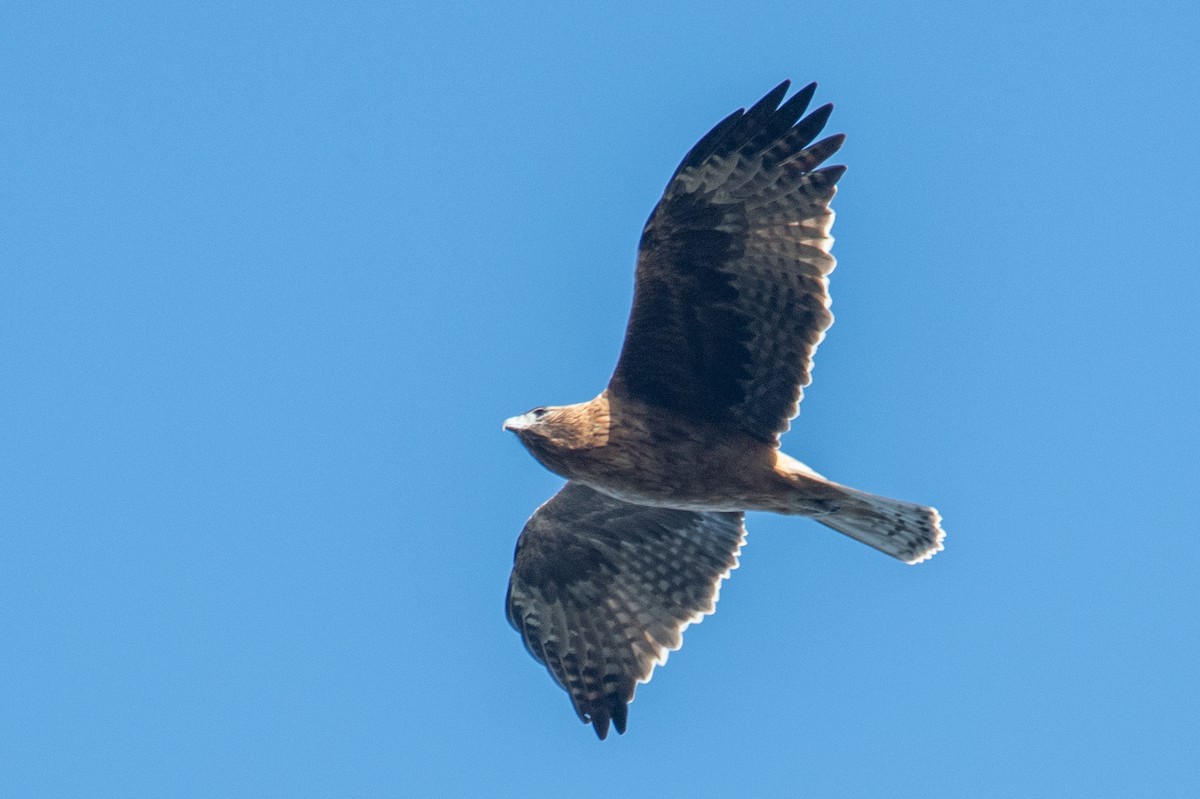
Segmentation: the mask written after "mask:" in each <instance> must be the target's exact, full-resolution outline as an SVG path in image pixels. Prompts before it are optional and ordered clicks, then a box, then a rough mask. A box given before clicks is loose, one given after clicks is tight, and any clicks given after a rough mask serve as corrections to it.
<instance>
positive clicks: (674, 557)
mask: <svg viewBox="0 0 1200 799" xmlns="http://www.w3.org/2000/svg"><path fill="white" fill-rule="evenodd" d="M744 540H745V528H744V527H743V525H742V514H740V513H695V512H692V511H683V510H673V509H669V508H650V507H644V506H641V505H631V504H629V503H627V502H621V501H620V500H616V499H613V498H611V497H608V496H606V495H604V494H601V493H599V492H597V491H594V490H592V489H590V488H587V487H586V486H583V485H581V484H579V483H567V484H566V485H565V486H564V487H563V488H562V490H561V491H559V492H558V493H557V494H556V495H555V496H554V497H553V498H552V499H550V501H549V502H547V503H545V504H544V505H542V507H540V508H538V510H537V511H536V512H535V513H534V514H533V516H532V518H530V520H529V522H528V523H526V525H525V529H524V530H523V531H522V533H521V537H520V538H519V539H518V540H517V550H516V553H515V557H514V563H513V573H512V577H511V579H510V580H509V587H508V602H507V612H508V620H509V622H510V623H511V624H512V626H513V627H514V628H515V629H516V630H517V631H518V632H519V633H520V634H521V638H522V639H523V640H524V642H525V647H526V649H528V650H529V653H530V654H531V655H533V657H535V658H536V659H537V660H539V661H541V662H542V663H544V664H545V666H546V669H547V671H549V672H550V675H551V676H552V677H553V678H554V681H555V682H556V683H558V684H559V685H560V686H562V687H563V688H564V689H565V690H566V692H567V693H568V694H569V695H570V697H571V704H572V705H573V706H574V708H575V712H576V713H577V714H578V716H579V718H580V719H582V720H583V721H584V722H585V723H591V724H592V725H593V727H594V728H595V730H596V734H597V735H598V736H600V738H601V739H603V738H604V737H605V736H606V735H607V734H608V729H609V724H610V723H611V724H612V725H613V726H615V728H616V730H617V732H620V733H623V732H625V724H626V718H627V708H626V706H627V705H628V703H629V702H631V701H632V700H633V695H634V690H635V688H636V686H637V684H638V683H641V682H648V681H649V680H650V676H651V673H652V672H653V670H654V667H655V666H656V665H661V664H663V663H665V662H666V660H667V654H668V653H669V652H670V651H673V650H676V649H678V648H679V647H680V646H681V644H682V643H683V637H682V636H683V631H684V629H685V628H686V627H687V626H688V625H689V624H692V623H693V622H696V621H699V620H700V619H701V618H702V617H703V616H705V615H706V614H709V613H712V612H713V610H715V608H716V601H717V594H718V591H719V586H720V583H721V581H722V580H723V579H724V578H725V577H727V576H728V575H729V572H730V571H731V570H732V569H734V568H736V567H737V555H738V552H739V550H740V549H741V546H742V543H743V542H744Z"/></svg>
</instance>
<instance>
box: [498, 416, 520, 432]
mask: <svg viewBox="0 0 1200 799" xmlns="http://www.w3.org/2000/svg"><path fill="white" fill-rule="evenodd" d="M523 421H524V417H522V416H512V417H509V418H508V419H505V420H504V427H503V428H502V429H503V430H509V431H511V432H513V433H515V432H517V431H518V430H520V429H521V428H522V427H524V426H525V425H524V424H523Z"/></svg>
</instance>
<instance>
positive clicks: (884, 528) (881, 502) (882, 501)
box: [814, 483, 946, 564]
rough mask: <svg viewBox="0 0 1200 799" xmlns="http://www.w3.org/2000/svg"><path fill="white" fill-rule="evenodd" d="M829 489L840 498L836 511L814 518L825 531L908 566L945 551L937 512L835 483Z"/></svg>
mask: <svg viewBox="0 0 1200 799" xmlns="http://www.w3.org/2000/svg"><path fill="white" fill-rule="evenodd" d="M830 487H831V488H835V489H837V492H838V493H839V494H840V495H841V496H839V497H837V498H835V499H833V502H834V503H835V504H836V505H837V510H836V511H834V512H833V513H829V514H826V515H822V516H816V517H814V518H816V520H817V521H819V522H820V523H821V524H823V525H825V526H826V527H832V528H833V529H834V530H837V531H838V532H839V533H843V534H845V535H848V536H850V537H851V538H853V539H855V540H856V541H862V542H863V543H864V544H866V545H867V546H870V547H874V548H875V549H878V550H879V551H880V552H886V553H887V554H889V555H891V556H892V557H894V558H899V559H900V560H902V561H904V562H905V563H909V564H916V563H920V562H922V561H925V560H929V559H930V558H932V557H933V556H934V555H936V554H937V553H938V552H941V551H942V549H943V546H942V541H943V540H944V539H945V537H946V533H945V531H944V530H942V517H941V515H940V514H939V513H938V512H937V510H936V509H935V508H929V507H926V506H924V505H917V504H915V503H912V502H903V501H901V500H898V499H889V498H887V497H881V496H878V495H876V494H868V493H867V492H865V491H858V490H856V489H853V488H847V487H846V486H840V485H837V484H834V483H830Z"/></svg>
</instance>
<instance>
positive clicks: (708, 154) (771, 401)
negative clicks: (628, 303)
mask: <svg viewBox="0 0 1200 799" xmlns="http://www.w3.org/2000/svg"><path fill="white" fill-rule="evenodd" d="M814 88H815V87H813V86H808V87H805V89H803V90H802V91H801V92H798V93H797V94H796V95H795V96H794V97H792V98H791V99H790V100H788V101H787V102H785V103H783V105H780V104H779V103H780V101H781V100H782V98H783V96H784V95H785V94H786V92H787V84H786V83H784V84H782V85H781V86H779V87H778V88H776V89H775V90H774V91H773V92H771V93H770V94H768V95H767V96H766V97H765V98H763V100H762V101H760V102H759V103H757V104H755V105H754V106H753V107H752V108H751V109H750V110H749V111H746V112H744V113H740V114H735V115H733V116H731V117H728V118H726V120H724V121H723V122H722V123H721V124H719V125H718V126H717V127H716V128H714V129H713V131H712V132H711V133H710V134H709V135H708V136H706V137H705V138H703V139H701V141H700V143H699V144H697V146H696V147H695V148H693V150H692V152H690V153H689V154H688V155H687V156H686V157H685V158H684V160H683V163H682V164H681V165H680V168H679V169H678V170H677V172H676V174H675V175H674V176H673V177H672V179H671V182H670V183H669V184H668V186H667V189H666V191H665V192H664V193H663V199H662V200H661V201H660V202H659V204H658V206H657V207H656V208H655V210H654V212H653V213H652V214H651V216H650V219H649V221H648V222H647V223H646V228H645V230H644V231H643V234H642V243H641V247H640V251H639V257H638V274H637V287H636V291H635V296H634V307H633V311H632V313H631V314H630V321H629V328H628V331H627V333H626V340H625V347H624V349H623V350H622V353H621V359H620V361H619V362H618V365H617V369H616V372H615V374H614V375H613V380H612V383H611V384H610V389H611V390H614V391H617V392H621V391H624V392H626V393H627V394H628V395H629V396H632V397H636V398H637V399H639V400H641V401H644V402H647V403H649V404H652V405H656V406H658V407H662V408H665V409H667V410H670V411H672V412H675V413H677V414H680V415H682V416H685V417H687V418H692V419H696V420H698V421H704V422H711V423H718V424H724V423H733V424H735V425H738V426H740V427H741V428H742V429H744V430H745V431H746V432H747V433H749V434H750V435H752V436H754V437H756V438H758V439H760V440H763V441H772V442H773V441H777V440H778V436H779V434H780V433H782V432H784V431H786V430H787V429H788V422H789V420H790V419H791V418H792V417H793V416H795V415H796V412H797V410H798V408H799V402H800V398H801V396H802V388H803V387H804V386H806V385H808V384H809V383H810V382H811V369H812V356H813V353H814V352H815V350H816V348H817V346H818V345H819V344H820V342H821V340H822V338H823V337H824V334H825V331H826V330H827V329H828V328H829V326H830V325H831V324H832V323H833V316H832V314H831V313H830V312H829V292H828V284H827V282H826V280H825V276H827V275H828V274H829V273H830V272H831V271H833V268H834V265H835V263H836V262H835V261H834V259H833V256H832V255H830V249H831V247H832V244H833V239H832V237H831V236H830V235H829V231H830V228H831V226H832V224H833V212H832V211H831V210H830V208H829V202H830V200H832V198H833V195H834V193H835V191H836V185H835V184H836V183H837V180H838V178H840V177H841V175H842V172H843V171H844V168H843V167H826V168H823V169H817V167H818V166H819V165H820V164H821V163H822V162H824V161H825V159H827V158H828V157H829V156H831V155H832V154H833V153H835V152H836V151H837V149H838V148H839V147H840V146H841V144H842V141H843V137H842V136H840V135H837V136H831V137H829V138H826V139H823V140H821V141H819V142H817V143H816V144H812V141H813V139H814V138H815V137H816V135H817V134H818V133H819V132H820V130H821V128H822V127H823V126H824V124H825V121H826V120H827V119H828V117H829V112H830V110H831V106H822V107H821V108H819V109H817V110H816V111H814V112H813V113H812V114H810V115H809V116H808V117H805V118H804V119H803V120H800V121H799V122H798V123H797V120H798V119H799V117H800V115H801V114H803V113H804V110H805V108H806V107H807V105H808V103H809V101H810V100H811V97H812V93H813V89H814Z"/></svg>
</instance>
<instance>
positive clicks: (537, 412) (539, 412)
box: [531, 408, 547, 419]
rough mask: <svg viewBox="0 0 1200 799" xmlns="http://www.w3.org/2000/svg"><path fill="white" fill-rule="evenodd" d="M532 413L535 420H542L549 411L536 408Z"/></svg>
mask: <svg viewBox="0 0 1200 799" xmlns="http://www.w3.org/2000/svg"><path fill="white" fill-rule="evenodd" d="M531 413H532V414H533V418H534V419H541V418H542V417H543V416H545V415H546V413H547V410H546V409H545V408H534V409H533V410H532V411H531Z"/></svg>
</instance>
